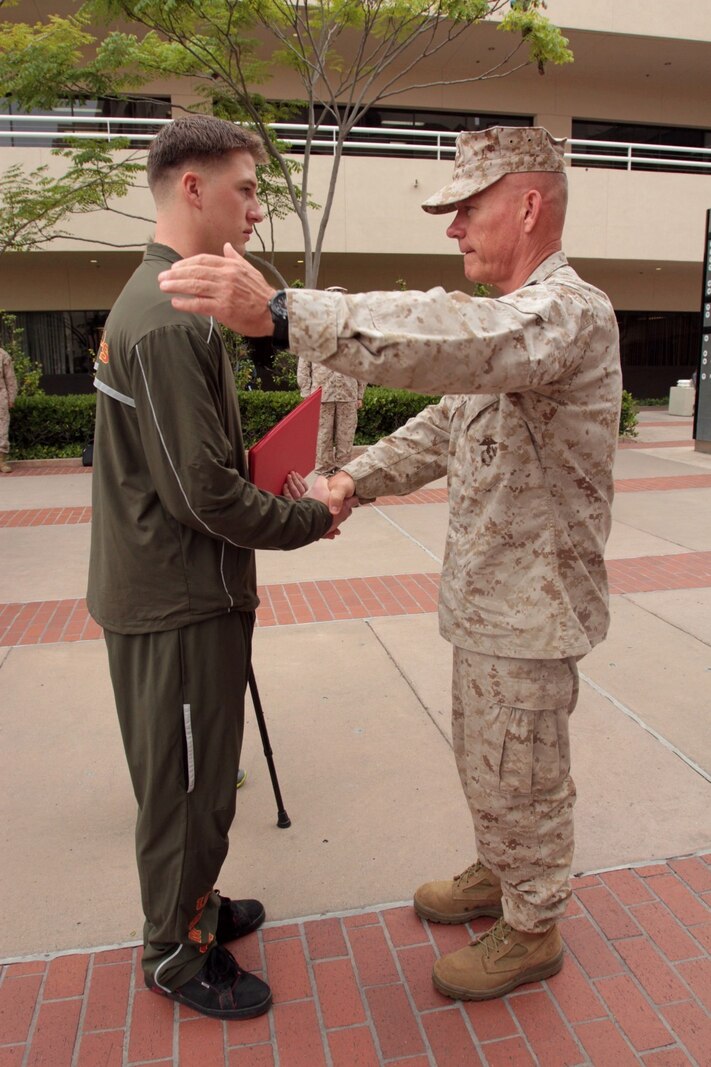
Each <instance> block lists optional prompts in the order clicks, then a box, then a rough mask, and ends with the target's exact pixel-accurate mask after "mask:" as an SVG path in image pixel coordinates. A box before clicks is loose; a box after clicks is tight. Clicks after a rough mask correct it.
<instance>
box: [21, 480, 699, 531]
mask: <svg viewBox="0 0 711 1067" xmlns="http://www.w3.org/2000/svg"><path fill="white" fill-rule="evenodd" d="M678 489H711V474H681V475H675V476H673V477H671V478H669V477H667V478H623V479H619V480H618V481H616V482H615V492H616V493H643V492H657V491H664V492H670V491H673V490H678ZM446 502H447V490H446V489H418V490H417V492H415V493H408V494H407V496H381V497H378V500H377V501H376V506H377V507H393V506H397V505H409V504H445V503H446ZM87 522H91V508H90V507H65V508H24V509H16V510H11V511H0V528H2V527H4V526H8V527H10V526H12V527H17V526H23V527H24V526H69V525H77V524H79V523H87Z"/></svg>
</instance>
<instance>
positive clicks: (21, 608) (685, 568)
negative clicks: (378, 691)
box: [0, 552, 711, 647]
mask: <svg viewBox="0 0 711 1067" xmlns="http://www.w3.org/2000/svg"><path fill="white" fill-rule="evenodd" d="M607 570H608V575H609V581H610V592H611V593H612V594H624V593H647V592H661V591H663V590H667V589H704V588H708V587H709V586H711V552H681V553H678V554H677V555H668V556H641V557H634V558H632V559H614V560H608V561H607ZM438 593H439V574H437V573H431V574H397V575H380V576H375V577H368V578H338V579H334V580H333V581H313V582H288V583H275V584H273V585H263V586H260V587H259V596H260V599H261V604H260V607H259V610H258V612H257V624H258V625H259V626H290V625H295V624H301V623H311V622H338V621H347V620H356V619H369V618H378V617H383V616H398V615H415V614H423V613H427V612H434V611H436V610H437V597H438ZM100 636H101V629H100V627H99V626H97V624H96V623H95V622H94V621H93V619H92V618H91V617H90V616H89V613H88V612H87V609H86V602H85V601H84V599H83V598H74V599H68V600H45V601H34V602H31V603H24V604H23V603H14V604H0V647H8V646H14V645H37V644H51V643H54V642H65V641H92V640H96V639H97V638H99V637H100Z"/></svg>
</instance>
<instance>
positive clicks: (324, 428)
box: [315, 401, 358, 474]
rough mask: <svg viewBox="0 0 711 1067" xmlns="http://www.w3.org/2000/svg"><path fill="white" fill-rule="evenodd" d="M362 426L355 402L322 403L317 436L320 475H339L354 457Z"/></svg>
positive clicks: (317, 457) (318, 471)
mask: <svg viewBox="0 0 711 1067" xmlns="http://www.w3.org/2000/svg"><path fill="white" fill-rule="evenodd" d="M357 425H358V405H357V404H356V402H355V401H326V403H324V402H323V401H322V402H321V412H320V415H319V422H318V435H317V437H316V467H315V470H316V474H335V472H336V471H337V470H339V469H340V468H341V467H345V465H346V464H347V463H348V461H349V460H350V459H351V457H352V455H353V441H354V439H355V432H356V427H357Z"/></svg>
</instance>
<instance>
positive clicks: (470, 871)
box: [454, 860, 484, 888]
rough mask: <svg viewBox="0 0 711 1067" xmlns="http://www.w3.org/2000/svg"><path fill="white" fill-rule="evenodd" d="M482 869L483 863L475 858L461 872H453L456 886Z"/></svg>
mask: <svg viewBox="0 0 711 1067" xmlns="http://www.w3.org/2000/svg"><path fill="white" fill-rule="evenodd" d="M483 869H484V864H483V863H480V862H479V860H477V861H476V863H472V864H471V866H470V867H467V869H466V871H462V873H461V874H455V876H454V883H455V885H456V886H457V888H459V886H460V885H461V884H462V882H466V881H468V880H469V879H470V878H472V877H473V876H474V875H475V874H479V872H480V871H481V870H483Z"/></svg>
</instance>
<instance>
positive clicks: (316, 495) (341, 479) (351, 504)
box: [283, 471, 359, 541]
mask: <svg viewBox="0 0 711 1067" xmlns="http://www.w3.org/2000/svg"><path fill="white" fill-rule="evenodd" d="M283 494H284V496H286V497H289V499H291V500H301V498H302V497H307V498H308V499H310V500H319V501H320V502H321V503H322V504H325V505H326V507H327V508H328V510H329V511H330V512H331V516H332V521H331V526H330V528H329V529H328V530H327V531H326V533H325V534H324V535H323V538H322V540H324V539H325V540H328V541H332V540H333V538H334V537H338V535H339V534H340V532H341V531H340V527H341V526H342V525H343V523H344V522H345V521H346V519H347V518H349V516H350V514H351V512H352V510H353V508H357V507H358V504H359V500H358V497H357V496H356V495H355V482H354V481H353V479H352V478H351V476H350V474H346V472H345V471H338V472H337V473H336V474H334V475H332V476H331V477H330V478H324V477H323V476H322V475H319V476H318V477H317V478H316V481H315V482H314V484H313V485H312V486H311V488H309V486H308V483H307V482H306V480H305V479H304V478H303V477H302V476H301V475H300V474H299V473H298V472H297V471H291V472H290V473H289V474H288V475H287V477H286V481H285V482H284V489H283Z"/></svg>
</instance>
